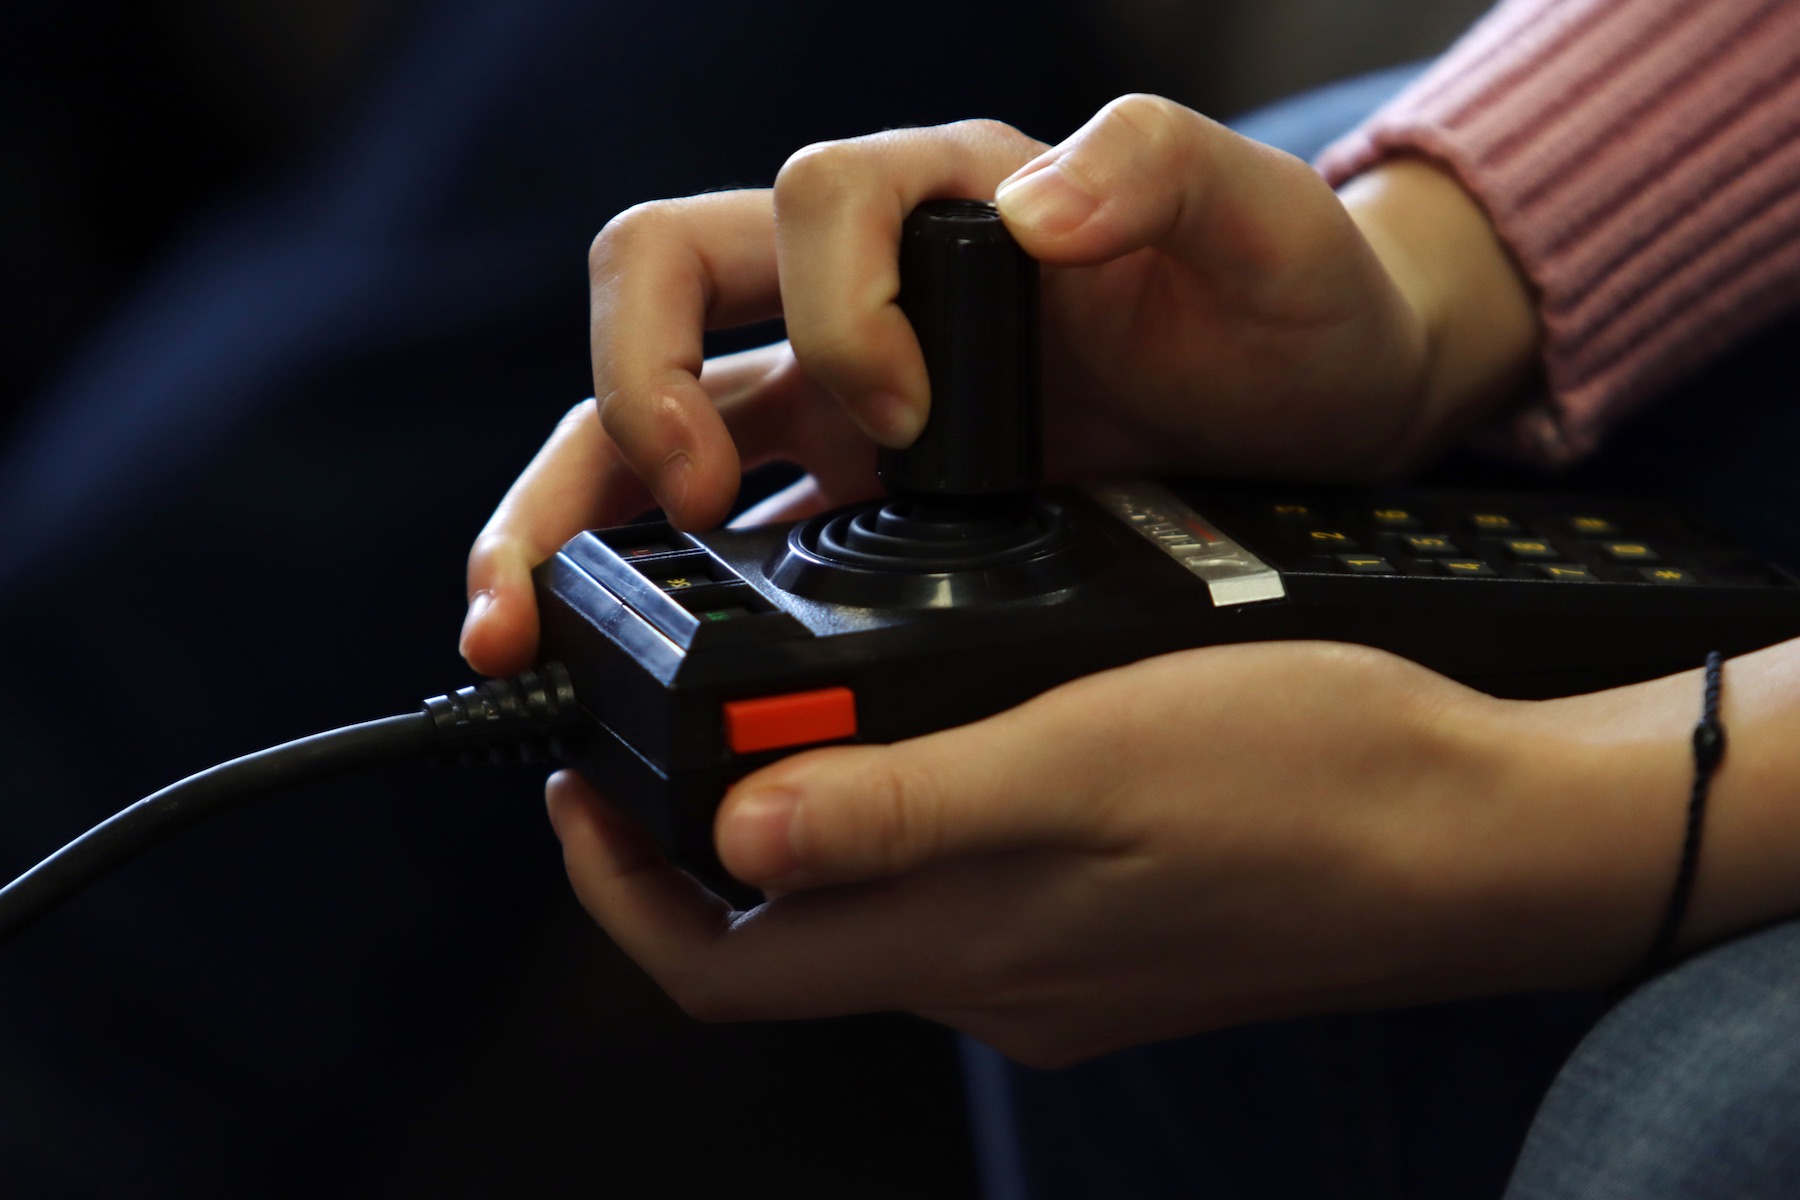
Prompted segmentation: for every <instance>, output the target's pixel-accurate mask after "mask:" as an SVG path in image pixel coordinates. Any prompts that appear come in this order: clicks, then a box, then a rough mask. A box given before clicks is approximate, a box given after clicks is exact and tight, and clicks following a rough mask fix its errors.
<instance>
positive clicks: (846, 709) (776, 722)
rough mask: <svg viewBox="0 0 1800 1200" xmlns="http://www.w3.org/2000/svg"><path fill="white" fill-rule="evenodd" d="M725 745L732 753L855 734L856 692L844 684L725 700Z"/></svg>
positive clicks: (751, 752) (827, 740) (777, 748)
mask: <svg viewBox="0 0 1800 1200" xmlns="http://www.w3.org/2000/svg"><path fill="white" fill-rule="evenodd" d="M723 708H724V714H725V744H726V745H728V746H730V747H731V750H732V753H734V754H755V753H757V752H758V751H761V750H780V749H784V748H786V747H788V746H810V745H812V744H813V743H815V742H832V741H836V740H837V739H839V738H847V737H852V736H854V735H855V733H856V693H855V692H852V691H851V690H850V689H849V688H847V687H830V688H820V689H819V690H817V691H813V692H789V693H787V694H786V695H783V696H758V697H756V698H755V699H753V700H727V701H726V702H725V703H724V705H723Z"/></svg>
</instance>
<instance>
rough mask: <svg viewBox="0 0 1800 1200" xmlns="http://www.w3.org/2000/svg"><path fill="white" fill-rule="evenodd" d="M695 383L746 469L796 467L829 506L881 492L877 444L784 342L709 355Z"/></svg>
mask: <svg viewBox="0 0 1800 1200" xmlns="http://www.w3.org/2000/svg"><path fill="white" fill-rule="evenodd" d="M700 382H701V384H702V386H704V387H705V388H706V389H707V391H708V393H709V394H711V395H712V396H713V398H714V402H715V403H716V404H717V405H718V408H719V415H720V417H721V418H722V419H723V420H724V422H725V426H726V428H727V429H728V430H729V431H730V433H731V437H732V440H733V442H735V443H736V445H737V448H738V455H739V457H740V459H741V460H742V462H743V464H744V466H745V467H746V468H749V467H752V466H759V465H761V464H763V463H766V462H776V461H780V462H788V463H794V464H797V465H798V466H800V467H801V468H803V469H804V470H805V471H806V472H807V473H808V474H809V475H810V476H811V477H812V478H813V479H814V480H815V481H817V483H818V484H819V488H820V492H821V494H822V495H823V496H824V497H826V498H827V499H828V503H829V504H846V503H848V502H850V501H851V500H858V499H863V498H866V497H869V496H875V495H879V494H880V485H879V483H878V481H877V480H876V477H875V446H874V444H873V443H871V442H870V441H869V440H868V438H867V437H865V436H864V435H863V433H862V432H861V431H860V430H859V429H857V427H856V425H855V424H854V423H853V422H852V421H851V420H850V418H849V416H848V415H847V414H846V413H845V412H844V407H843V405H841V404H839V403H838V402H837V399H836V397H834V396H832V394H831V393H830V392H828V391H826V390H825V388H824V387H822V386H821V385H820V384H819V383H818V381H817V380H815V379H813V378H812V377H810V376H809V375H807V374H806V372H805V371H804V370H802V369H801V368H800V366H799V364H798V362H797V361H796V360H795V358H794V354H793V350H792V348H791V347H790V346H789V345H788V344H787V343H785V342H782V343H778V344H776V345H773V346H764V347H762V348H761V349H758V350H751V351H746V352H744V353H743V354H739V355H731V356H729V357H726V358H718V359H711V360H709V361H708V362H707V364H706V369H705V371H704V372H702V374H701V376H700ZM739 523H740V524H741V523H742V522H741V520H740V522H739Z"/></svg>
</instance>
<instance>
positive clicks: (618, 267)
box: [463, 96, 1535, 673]
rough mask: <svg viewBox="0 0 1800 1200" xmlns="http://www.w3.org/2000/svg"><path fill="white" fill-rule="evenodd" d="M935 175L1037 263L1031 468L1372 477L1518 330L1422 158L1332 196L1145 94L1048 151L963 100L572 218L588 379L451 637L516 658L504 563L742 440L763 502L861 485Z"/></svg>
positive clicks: (1466, 418)
mask: <svg viewBox="0 0 1800 1200" xmlns="http://www.w3.org/2000/svg"><path fill="white" fill-rule="evenodd" d="M950 196H964V197H986V196H994V197H995V198H996V200H997V202H998V204H999V207H1000V211H1001V214H1002V216H1003V217H1004V218H1005V219H1006V222H1007V224H1008V227H1009V228H1010V229H1011V230H1012V232H1013V234H1014V235H1015V236H1016V237H1017V238H1018V240H1019V242H1020V244H1021V245H1022V246H1023V247H1024V248H1025V250H1026V251H1027V252H1029V253H1030V254H1032V255H1033V256H1034V257H1036V258H1038V259H1039V260H1041V261H1042V262H1043V263H1044V264H1045V265H1046V270H1045V272H1044V280H1043V298H1044V326H1043V327H1044V334H1045V339H1044V340H1045V376H1044V378H1045V396H1044V402H1045V422H1044V427H1045V442H1046V444H1045V451H1046V463H1047V468H1048V471H1049V473H1050V474H1051V476H1052V477H1053V478H1055V477H1061V478H1067V477H1074V476H1081V475H1089V474H1097V473H1105V472H1124V471H1132V472H1173V471H1181V472H1203V473H1209V474H1213V475H1225V476H1252V475H1254V476H1269V477H1278V478H1312V479H1353V478H1367V477H1375V476H1382V475H1387V474H1391V473H1394V472H1396V471H1398V470H1399V469H1401V468H1402V467H1404V466H1406V465H1408V464H1410V463H1412V462H1414V461H1417V460H1418V459H1419V458H1421V457H1422V456H1424V455H1425V454H1427V453H1429V452H1430V451H1431V450H1433V449H1435V448H1436V447H1437V446H1439V445H1441V444H1442V443H1443V442H1444V441H1446V440H1447V439H1448V438H1449V437H1450V436H1452V435H1453V434H1454V433H1455V432H1457V431H1459V430H1461V429H1462V428H1464V427H1466V425H1467V424H1469V423H1470V422H1471V421H1472V420H1474V419H1475V418H1476V417H1477V416H1479V415H1481V414H1482V413H1483V412H1485V411H1486V410H1487V408H1488V407H1489V406H1490V405H1491V403H1492V402H1493V398H1494V397H1496V396H1498V395H1501V394H1503V393H1504V392H1505V390H1506V384H1507V383H1508V382H1509V381H1510V380H1511V379H1513V378H1514V377H1516V376H1517V375H1518V374H1520V373H1521V372H1522V369H1523V366H1524V364H1525V363H1526V362H1527V361H1528V360H1529V358H1530V356H1531V351H1532V348H1533V346H1534V342H1535V323H1534V318H1533V315H1532V310H1531V307H1530V302H1529V297H1528V295H1527V294H1526V292H1525V289H1524V285H1523V283H1522V282H1521V281H1520V280H1519V277H1518V276H1517V274H1516V272H1515V271H1514V270H1513V268H1512V267H1511V264H1510V262H1509V261H1508V260H1507V258H1506V256H1505V254H1504V252H1503V251H1502V250H1501V249H1500V247H1499V244H1498V242H1497V241H1495V239H1494V236H1493V232H1492V230H1491V228H1489V226H1488V225H1487V222H1486V220H1485V218H1483V216H1482V215H1481V213H1480V210H1479V209H1477V208H1476V207H1475V205H1474V203H1473V202H1472V201H1471V200H1470V199H1469V198H1468V197H1467V195H1466V194H1464V193H1463V192H1462V191H1461V189H1460V188H1459V187H1458V186H1457V185H1456V184H1455V183H1454V182H1453V181H1452V180H1451V179H1450V178H1449V177H1448V176H1447V175H1444V174H1443V173H1441V172H1440V171H1438V170H1437V169H1436V168H1433V167H1431V166H1428V165H1426V164H1423V163H1418V162H1400V163H1396V164H1392V165H1389V166H1385V167H1383V168H1380V169H1378V170H1377V171H1375V172H1372V173H1371V174H1370V175H1368V176H1364V177H1363V178H1362V179H1359V180H1357V181H1354V182H1353V183H1352V184H1351V185H1350V187H1349V188H1347V189H1346V192H1345V194H1344V197H1343V198H1340V196H1339V195H1337V194H1335V193H1333V192H1332V190H1331V189H1330V188H1329V187H1327V186H1326V184H1325V183H1324V181H1323V180H1322V179H1321V178H1320V177H1319V176H1318V175H1317V173H1315V172H1314V171H1313V169H1312V168H1311V167H1309V166H1308V165H1307V164H1305V163H1303V162H1301V161H1300V160H1298V159H1295V158H1293V157H1291V156H1289V155H1286V154H1283V153H1281V152H1280V151H1277V150H1273V149H1271V148H1269V147H1266V146H1262V145H1260V144H1258V143H1255V142H1252V141H1249V140H1247V139H1245V138H1243V137H1241V136H1239V135H1237V134H1235V133H1232V132H1231V131H1229V130H1227V129H1225V128H1224V127H1223V126H1221V125H1218V124H1216V123H1214V122H1212V121H1209V120H1207V119H1206V118H1204V117H1202V116H1200V115H1199V114H1197V113H1194V112H1191V111H1189V110H1187V109H1185V108H1182V107H1180V106H1179V105H1176V104H1173V103H1171V102H1169V101H1166V100H1161V99H1157V98H1155V97H1149V96H1128V97H1125V98H1123V99H1121V100H1117V101H1114V102H1113V103H1112V104H1109V105H1108V106H1107V107H1106V108H1105V109H1103V110H1102V111H1101V112H1100V113H1099V114H1098V115H1096V116H1095V117H1094V118H1093V119H1092V120H1091V121H1089V122H1088V123H1087V125H1085V126H1083V127H1082V129H1080V130H1079V131H1077V132H1076V133H1075V134H1074V135H1073V136H1072V137H1070V138H1069V139H1068V140H1067V141H1065V142H1064V143H1063V144H1062V145H1060V146H1057V147H1055V148H1046V147H1044V146H1043V145H1042V144H1041V143H1038V142H1035V141H1033V140H1031V139H1029V138H1027V137H1025V136H1024V135H1023V134H1020V133H1018V132H1017V131H1015V130H1013V129H1011V128H1008V127H1006V126H1004V125H999V124H996V123H994V122H986V121H971V122H962V123H959V124H954V125H947V126H940V127H936V128H930V129H913V130H901V131H895V132H889V133H883V134H877V135H874V136H871V137H866V138H858V139H855V140H851V141H844V142H833V143H825V144H822V145H818V146H813V147H809V148H808V149H806V150H803V151H801V152H800V153H799V154H796V155H795V156H794V157H793V158H791V159H790V160H789V161H788V163H787V164H786V166H785V167H783V169H782V171H781V173H780V176H779V177H778V178H777V180H776V184H775V187H774V189H773V190H772V191H737V192H722V193H711V194H707V195H701V196H694V197H689V198H686V199H680V200H668V201H660V202H656V203H651V204H645V205H640V206H638V207H636V208H633V209H631V210H629V211H627V212H625V213H623V214H621V215H620V216H618V217H616V218H614V219H613V221H611V222H610V223H609V224H608V225H607V226H606V228H605V230H604V231H602V233H601V234H600V236H599V238H598V239H597V240H596V241H595V243H594V247H593V251H592V254H591V256H590V271H591V277H592V296H593V309H592V313H593V318H592V319H593V325H592V344H593V356H594V383H595V396H596V400H595V401H594V402H593V403H591V404H589V405H583V406H581V407H579V408H577V409H576V410H575V411H574V412H572V413H571V414H570V416H569V417H568V418H567V419H566V420H565V421H564V422H563V423H562V425H561V426H560V427H559V428H558V429H557V431H556V432H555V434H554V435H553V436H552V437H551V439H550V441H549V443H548V444H547V445H546V446H545V448H544V450H543V451H542V452H541V453H540V454H539V455H538V457H537V458H536V459H535V460H534V461H533V462H532V464H531V466H530V467H529V468H528V469H527V470H526V472H525V474H524V475H523V476H522V477H521V478H520V479H519V481H518V482H517V483H516V484H515V485H514V487H513V489H512V490H511V491H510V492H509V493H508V495H507V497H506V499H505V500H504V501H503V502H502V504H501V506H500V508H499V509H498V510H497V511H496V513H495V515H494V517H493V518H492V520H490V522H489V523H488V526H487V528H486V529H485V530H484V532H483V534H482V536H481V538H480V539H479V540H478V541H477V543H476V546H475V549H474V552H473V553H472V555H471V558H470V565H469V591H470V598H471V604H470V613H469V617H468V620H467V622H466V624H465V626H464V634H463V651H464V654H465V656H466V657H467V658H468V659H469V661H470V662H471V663H472V664H473V665H474V666H475V667H476V668H478V669H480V670H482V671H486V672H490V673H504V672H510V671H513V670H517V669H519V668H521V667H523V666H525V665H527V664H528V663H529V662H530V661H531V659H532V657H533V655H534V653H535V648H536V612H535V608H534V605H533V598H532V592H531V585H530V579H529V571H530V568H531V567H532V566H533V565H534V564H535V563H537V562H539V561H541V560H542V559H544V558H546V557H548V556H549V555H550V554H551V553H553V552H554V551H555V549H556V548H557V547H558V546H559V545H561V544H562V542H563V541H565V540H566V539H568V538H569V537H571V536H573V535H574V534H575V533H576V532H578V531H579V530H581V529H584V528H593V527H596V526H602V525H607V524H616V523H618V522H620V521H623V520H626V519H629V518H630V517H631V516H633V515H634V514H635V513H636V512H638V511H641V510H642V509H644V508H646V507H648V506H649V505H650V504H651V503H652V502H655V503H659V504H661V505H662V507H663V508H664V509H665V511H666V512H667V514H668V516H669V519H670V520H672V521H673V522H674V523H675V524H676V525H678V526H681V527H683V528H688V529H694V528H702V527H706V526H710V525H712V524H714V523H716V522H718V521H720V520H722V519H723V518H724V516H725V515H726V513H727V512H728V511H729V509H730V506H731V504H732V501H733V498H734V497H735V495H736V490H737V484H738V477H739V472H740V468H741V465H747V464H752V463H755V462H758V461H763V460H772V459H785V460H788V461H793V462H797V463H799V464H800V465H801V466H802V467H803V468H804V469H805V470H806V472H807V478H806V479H805V480H804V481H802V483H801V484H800V485H797V487H796V489H793V490H791V492H790V493H789V494H787V495H785V496H784V497H782V498H780V499H779V501H778V503H777V504H776V505H774V506H772V507H769V508H765V509H764V510H762V514H763V515H777V514H779V515H783V516H793V515H798V514H799V513H801V512H806V511H813V510H816V509H818V508H822V507H825V506H827V505H829V504H836V503H844V502H847V501H849V500H852V499H859V498H862V497H865V496H867V495H870V494H873V492H874V491H875V482H874V477H873V471H872V451H873V446H872V445H871V439H872V440H873V441H874V442H879V443H881V444H884V445H889V446H902V445H905V444H907V443H908V442H910V441H911V439H912V438H913V437H914V436H916V434H917V432H918V430H919V428H920V427H921V426H922V425H923V423H924V420H925V417H926V414H927V412H928V410H929V384H928V381H927V379H926V375H925V368H924V363H923V360H922V358H921V356H920V353H919V349H918V344H917V342H916V340H915V339H914V338H913V335H912V330H911V328H910V326H908V325H907V323H906V320H905V317H904V316H903V315H902V314H901V312H900V310H899V308H898V307H897V306H896V304H895V298H896V296H897V294H898V289H899V277H898V241H899V233H900V226H901V223H902V221H903V220H904V218H905V216H906V214H907V213H908V212H909V211H910V210H911V209H912V208H913V207H914V206H915V205H916V204H918V203H919V202H920V201H923V200H926V199H931V198H936V197H950ZM778 314H779V315H781V316H784V317H785V319H786V322H787V330H788V338H789V340H788V342H787V343H784V344H782V345H778V346H772V347H766V348H764V349H762V350H757V351H751V352H749V353H747V354H742V355H736V356H732V357H728V358H723V359H717V360H714V361H712V362H709V363H704V364H703V363H702V354H703V351H702V349H701V347H702V336H701V335H702V333H703V332H704V330H706V329H708V328H715V327H720V326H729V325H734V324H741V323H745V322H749V321H754V320H758V319H761V318H766V317H770V316H775V315H778ZM595 408H597V409H598V413H599V419H598V420H596V419H595V416H594V409H595ZM865 435H866V436H865Z"/></svg>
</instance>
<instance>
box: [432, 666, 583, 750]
mask: <svg viewBox="0 0 1800 1200" xmlns="http://www.w3.org/2000/svg"><path fill="white" fill-rule="evenodd" d="M425 712H426V713H427V714H428V715H429V716H430V717H431V723H432V729H433V731H434V733H435V734H436V737H437V751H436V753H435V754H434V755H433V758H434V759H435V761H437V762H440V763H456V764H458V765H460V766H465V767H473V766H480V765H482V764H484V763H492V764H503V763H521V762H545V761H549V760H552V759H554V758H556V757H557V752H556V741H557V735H558V733H559V732H560V731H561V730H564V729H567V728H570V727H572V726H573V725H574V724H575V723H576V721H577V720H578V719H579V717H580V709H579V708H578V707H577V706H576V703H575V683H574V681H573V680H571V679H570V678H569V672H568V669H567V668H566V667H564V666H563V665H562V664H561V663H555V662H552V663H545V664H544V665H543V666H541V667H538V668H536V669H534V670H530V671H524V672H521V673H520V674H518V675H514V676H512V677H511V678H508V679H489V680H487V681H485V682H483V683H478V684H475V685H473V686H471V687H466V688H459V689H457V690H456V691H454V692H451V693H450V694H448V695H444V696H433V697H432V698H431V699H429V700H427V701H425Z"/></svg>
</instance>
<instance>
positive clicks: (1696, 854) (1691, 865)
mask: <svg viewBox="0 0 1800 1200" xmlns="http://www.w3.org/2000/svg"><path fill="white" fill-rule="evenodd" d="M1724 663H1725V656H1724V655H1722V654H1720V653H1719V652H1718V651H1717V650H1714V651H1713V652H1712V653H1711V654H1708V655H1707V656H1706V692H1705V699H1704V700H1703V701H1702V704H1701V708H1700V723H1699V724H1698V725H1695V726H1694V790H1693V791H1692V792H1691V793H1690V794H1689V795H1688V810H1687V833H1686V835H1685V836H1684V837H1683V838H1682V842H1681V865H1680V867H1678V868H1677V869H1676V871H1675V887H1674V889H1673V890H1672V891H1671V892H1670V893H1669V906H1668V908H1667V909H1665V910H1664V911H1663V919H1662V925H1661V926H1660V927H1658V929H1657V931H1656V940H1655V941H1653V942H1651V943H1650V952H1649V953H1648V954H1646V955H1645V956H1644V961H1643V965H1642V966H1641V967H1640V969H1639V971H1638V978H1640V979H1643V978H1647V977H1649V976H1651V975H1654V974H1656V973H1657V972H1658V971H1661V970H1662V969H1663V968H1664V967H1667V966H1668V965H1669V964H1670V963H1671V962H1672V961H1673V960H1674V957H1675V938H1676V935H1677V934H1679V933H1680V932H1681V923H1682V922H1683V921H1684V920H1685V919H1686V918H1687V910H1688V899H1689V897H1691V896H1692V895H1693V891H1694V874H1695V872H1696V871H1697V870H1698V869H1699V866H1700V834H1701V832H1702V830H1703V829H1704V828H1705V825H1706V794H1707V792H1708V791H1710V790H1711V788H1712V778H1713V772H1715V771H1716V770H1718V768H1719V760H1720V759H1722V758H1724V757H1725V726H1724V725H1722V724H1720V723H1719V675H1720V670H1721V668H1722V667H1723V666H1724Z"/></svg>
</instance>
